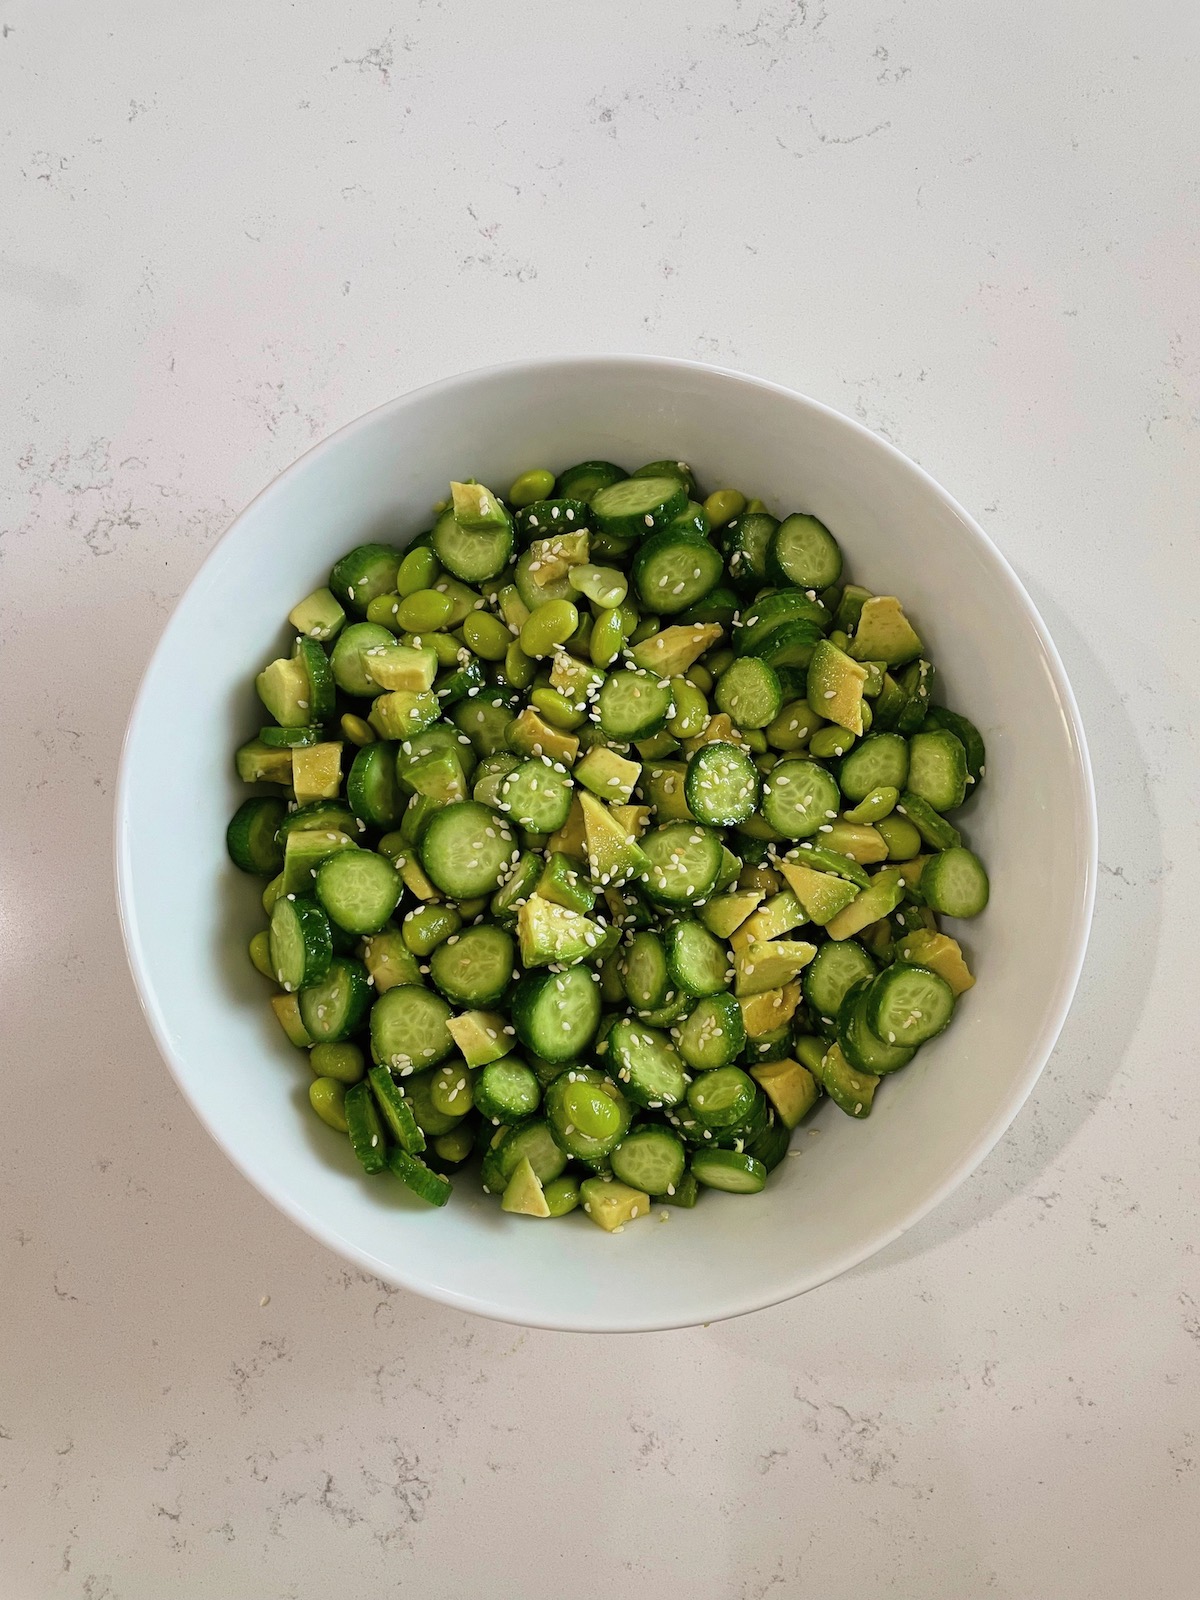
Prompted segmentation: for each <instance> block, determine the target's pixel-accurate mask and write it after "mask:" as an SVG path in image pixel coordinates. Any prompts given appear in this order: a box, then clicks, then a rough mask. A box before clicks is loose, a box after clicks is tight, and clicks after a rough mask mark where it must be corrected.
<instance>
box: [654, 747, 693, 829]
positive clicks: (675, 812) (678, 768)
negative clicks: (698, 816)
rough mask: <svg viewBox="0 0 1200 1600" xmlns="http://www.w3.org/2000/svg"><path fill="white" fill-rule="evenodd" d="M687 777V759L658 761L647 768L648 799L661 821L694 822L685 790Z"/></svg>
mask: <svg viewBox="0 0 1200 1600" xmlns="http://www.w3.org/2000/svg"><path fill="white" fill-rule="evenodd" d="M686 778H687V763H686V762H685V761H658V762H655V763H654V765H653V766H648V767H647V768H646V787H645V790H644V791H643V792H644V793H645V795H646V798H647V800H649V802H650V804H651V805H652V806H653V807H654V808H655V810H656V811H657V813H658V821H659V822H694V821H695V818H694V817H693V816H692V813H691V811H690V810H689V809H688V803H687V797H686V795H685V794H684V792H683V786H684V780H685V779H686Z"/></svg>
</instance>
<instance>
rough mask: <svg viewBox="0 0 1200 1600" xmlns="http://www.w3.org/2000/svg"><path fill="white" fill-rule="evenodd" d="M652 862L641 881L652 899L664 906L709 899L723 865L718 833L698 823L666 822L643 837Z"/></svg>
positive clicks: (722, 847) (683, 904) (722, 852)
mask: <svg viewBox="0 0 1200 1600" xmlns="http://www.w3.org/2000/svg"><path fill="white" fill-rule="evenodd" d="M641 846H642V850H643V852H644V853H645V855H646V857H647V860H648V862H649V865H648V867H647V868H646V870H645V873H644V874H643V878H642V882H643V884H644V885H645V890H646V893H647V895H649V897H650V899H651V900H654V901H657V902H658V904H659V905H664V906H694V905H697V904H699V903H700V902H701V901H704V900H707V899H708V897H709V895H710V894H712V892H713V890H714V888H715V887H716V884H717V879H718V878H719V877H720V875H721V868H722V866H723V865H724V857H725V847H724V846H723V845H722V843H721V840H720V838H719V836H718V835H717V834H715V833H713V832H712V831H711V829H709V828H705V827H703V826H702V825H701V824H699V823H691V822H667V823H664V824H663V826H662V827H659V828H652V829H651V830H650V832H649V833H647V834H645V835H644V836H643V838H642V841H641Z"/></svg>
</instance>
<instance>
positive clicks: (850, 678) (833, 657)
mask: <svg viewBox="0 0 1200 1600" xmlns="http://www.w3.org/2000/svg"><path fill="white" fill-rule="evenodd" d="M866 681H867V673H866V669H865V668H864V667H862V666H860V665H859V663H858V662H857V661H852V660H851V658H850V657H849V656H848V655H847V654H846V652H845V651H844V650H839V649H838V647H837V645H835V644H831V643H830V641H829V640H828V639H822V640H821V641H820V642H819V643H818V644H817V645H816V646H815V648H814V650H813V654H812V660H811V661H810V662H809V664H808V686H807V689H806V691H805V692H806V694H807V697H808V700H809V703H810V704H811V705H812V706H813V707H815V709H816V710H817V711H819V712H820V714H821V715H822V716H823V717H827V718H828V719H829V721H830V722H836V723H837V725H838V727H839V728H848V729H849V730H850V732H851V733H853V734H861V733H862V731H863V710H862V702H863V685H864V684H865V683H866Z"/></svg>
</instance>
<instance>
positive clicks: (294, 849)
mask: <svg viewBox="0 0 1200 1600" xmlns="http://www.w3.org/2000/svg"><path fill="white" fill-rule="evenodd" d="M357 849H358V846H357V845H356V844H355V842H354V840H353V839H352V838H351V837H350V835H349V834H347V833H342V832H340V831H339V830H338V829H337V828H294V829H293V830H292V832H291V833H289V834H288V835H287V838H286V839H285V840H284V845H283V887H282V889H281V891H280V892H281V893H282V894H311V893H312V881H313V879H314V878H315V877H316V875H317V868H318V867H319V866H320V865H321V863H322V861H324V860H325V859H326V858H327V857H329V856H332V855H336V853H337V852H338V851H339V850H357Z"/></svg>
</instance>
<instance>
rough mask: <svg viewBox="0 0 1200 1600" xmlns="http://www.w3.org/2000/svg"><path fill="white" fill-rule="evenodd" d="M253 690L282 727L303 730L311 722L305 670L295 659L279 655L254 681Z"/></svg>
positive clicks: (309, 689) (306, 672)
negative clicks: (256, 691)
mask: <svg viewBox="0 0 1200 1600" xmlns="http://www.w3.org/2000/svg"><path fill="white" fill-rule="evenodd" d="M254 687H255V688H256V689H257V690H258V698H259V699H260V700H261V701H262V703H263V705H264V706H266V708H267V710H268V711H269V712H270V713H271V715H272V716H273V717H274V718H275V721H276V722H277V723H278V724H279V726H280V727H281V728H306V727H307V726H308V725H309V723H310V722H311V721H312V709H311V707H310V706H309V703H308V700H309V695H310V693H311V688H310V685H309V681H308V670H307V668H306V667H305V665H304V662H303V661H301V660H299V659H298V658H297V657H295V656H281V657H280V658H279V660H278V661H272V662H271V664H270V666H268V667H264V668H263V670H262V671H261V672H260V673H259V675H258V677H257V678H255V680H254Z"/></svg>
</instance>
